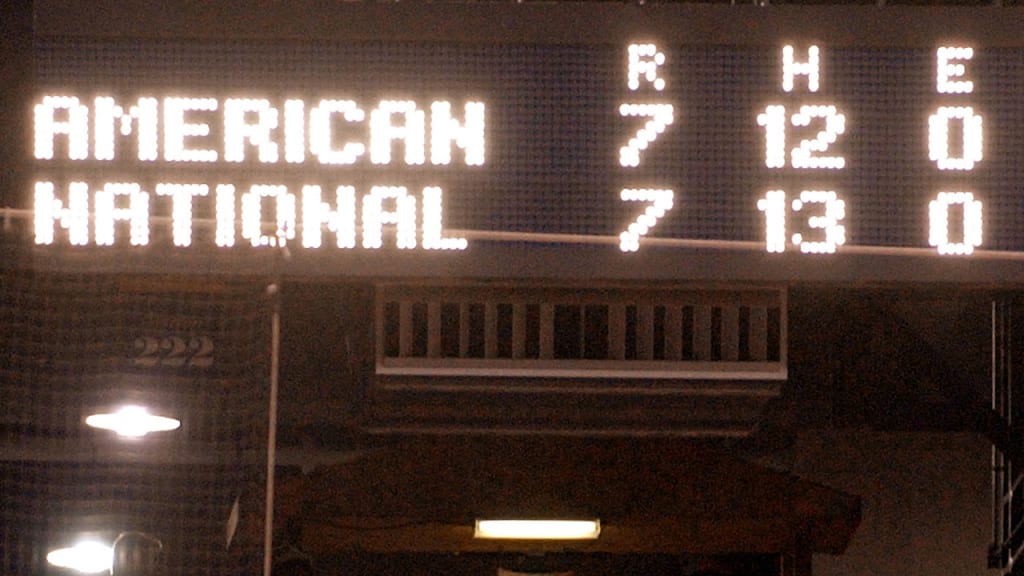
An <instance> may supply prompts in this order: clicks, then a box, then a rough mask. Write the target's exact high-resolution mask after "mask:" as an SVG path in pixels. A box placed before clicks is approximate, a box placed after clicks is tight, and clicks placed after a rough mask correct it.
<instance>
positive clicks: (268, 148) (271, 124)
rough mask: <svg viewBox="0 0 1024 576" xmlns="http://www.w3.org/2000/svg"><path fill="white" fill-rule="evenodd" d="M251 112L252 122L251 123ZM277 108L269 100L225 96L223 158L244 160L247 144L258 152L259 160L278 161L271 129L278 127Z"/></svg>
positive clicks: (233, 160) (225, 159)
mask: <svg viewBox="0 0 1024 576" xmlns="http://www.w3.org/2000/svg"><path fill="white" fill-rule="evenodd" d="M252 115H255V116H256V119H255V122H250V121H249V120H250V119H251V117H252ZM277 116H278V113H277V108H274V107H273V106H271V105H270V102H269V101H268V100H262V99H255V98H228V99H227V100H225V101H224V161H225V162H242V161H243V160H245V147H246V145H247V144H249V145H252V146H255V147H256V149H257V150H258V151H259V159H260V162H264V163H271V164H272V163H275V162H277V143H276V142H274V141H273V139H272V137H271V131H273V130H275V129H276V128H277Z"/></svg>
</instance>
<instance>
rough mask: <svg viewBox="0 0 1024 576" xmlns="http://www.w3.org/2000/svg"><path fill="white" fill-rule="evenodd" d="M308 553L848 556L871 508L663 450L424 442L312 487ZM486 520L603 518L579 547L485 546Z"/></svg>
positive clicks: (725, 459)
mask: <svg viewBox="0 0 1024 576" xmlns="http://www.w3.org/2000/svg"><path fill="white" fill-rule="evenodd" d="M304 484H305V490H304V496H303V498H304V505H303V528H304V529H303V537H302V544H303V548H304V549H305V550H306V551H307V552H309V553H311V554H313V555H314V556H324V555H331V554H336V553H339V552H342V551H349V550H363V551H367V552H496V551H517V550H521V551H537V552H547V551H572V550H575V551H583V552H610V553H634V554H635V553H651V554H654V553H659V554H660V553H673V554H681V553H706V554H712V553H726V552H751V553H774V552H787V553H792V552H798V553H828V554H839V553H842V552H843V551H844V550H845V548H846V546H847V544H848V543H849V541H850V538H851V537H852V535H853V532H854V530H855V528H856V527H857V525H858V523H859V521H860V500H859V498H858V497H856V496H852V495H849V494H845V493H842V492H839V491H837V490H833V489H830V488H827V487H824V486H821V485H819V484H814V483H812V482H808V481H805V480H801V479H800V478H798V477H796V476H794V475H791V474H788V473H784V472H779V471H775V470H772V469H769V468H766V467H764V466H761V465H757V464H753V463H750V462H746V461H743V460H740V459H738V458H736V457H733V456H729V455H726V454H724V453H723V452H721V451H719V450H714V449H711V448H707V447H702V446H697V445H694V444H692V443H685V442H677V441H671V440H670V441H667V440H666V439H665V438H660V439H653V438H652V439H614V440H610V439H601V440H595V439H583V438H559V439H557V440H551V439H544V438H535V437H509V438H495V437H485V438H450V437H445V438H424V439H416V440H408V441H403V442H397V443H393V444H391V445H389V446H388V447H384V448H377V449H373V450H370V451H368V452H367V453H366V455H365V457H363V458H361V459H359V460H357V461H355V462H352V463H347V464H342V465H337V466H333V467H328V468H321V469H319V470H317V471H314V472H313V473H311V474H310V475H309V476H308V477H307V478H306V480H305V482H304ZM478 518H577V519H591V518H598V519H600V521H601V535H600V538H598V539H597V540H590V541H579V542H544V543H538V542H535V541H531V542H527V541H518V542H517V541H495V540H476V539H474V538H473V524H474V520H475V519H478Z"/></svg>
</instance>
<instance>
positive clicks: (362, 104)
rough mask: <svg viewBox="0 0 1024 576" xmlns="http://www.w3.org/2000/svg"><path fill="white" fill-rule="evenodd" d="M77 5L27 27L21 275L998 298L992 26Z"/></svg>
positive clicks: (1002, 52)
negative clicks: (553, 280)
mask: <svg viewBox="0 0 1024 576" xmlns="http://www.w3.org/2000/svg"><path fill="white" fill-rule="evenodd" d="M110 4H111V10H113V6H115V5H116V3H110ZM172 4H174V3H172ZM306 4H309V5H308V6H307V5H306ZM103 5H105V4H101V6H103ZM92 6H93V3H84V2H73V1H70V0H63V1H58V0H51V1H43V2H40V3H38V5H37V7H36V12H37V17H36V21H37V32H36V34H37V36H36V45H35V74H36V76H35V84H36V85H35V91H34V96H33V101H32V103H31V108H32V111H31V114H32V119H31V122H30V124H31V126H32V129H31V135H30V137H31V142H30V143H28V145H27V148H28V150H29V154H30V156H31V158H32V160H31V162H32V169H31V181H30V182H29V183H28V189H27V190H26V193H25V197H26V198H27V204H29V205H30V207H31V210H32V214H33V222H32V231H31V234H30V236H31V239H30V242H31V243H32V244H33V245H34V246H37V247H38V249H39V250H42V251H47V252H48V253H50V254H56V255H58V256H60V255H63V254H65V253H68V252H71V253H75V252H83V253H90V254H103V253H104V251H110V253H111V254H113V253H114V252H118V253H134V254H152V253H159V254H163V255H171V257H174V258H184V259H186V260H187V259H190V258H197V257H199V256H198V255H199V254H202V257H203V258H205V259H212V260H210V261H212V262H214V263H215V262H217V261H218V259H220V260H222V261H226V260H231V259H237V258H240V257H242V255H243V254H245V255H247V256H246V257H248V256H251V255H253V254H257V255H258V254H259V253H260V252H261V251H264V252H268V253H269V252H273V251H274V250H275V248H276V249H280V248H282V247H284V248H287V249H288V252H289V254H291V255H293V256H294V257H295V258H296V260H306V261H312V262H341V263H347V264H349V266H346V269H347V270H349V271H352V270H356V271H362V272H365V273H381V272H383V273H391V272H395V271H398V272H399V273H405V272H408V273H413V274H420V273H423V270H424V269H427V270H431V269H436V268H435V267H436V266H437V265H438V263H441V265H442V266H444V267H445V268H444V269H445V270H446V271H456V272H458V271H459V270H463V271H466V272H467V273H470V274H493V273H496V272H494V271H498V272H497V273H498V274H499V275H500V270H501V269H502V268H501V266H497V267H496V266H495V265H494V264H493V262H494V260H495V259H496V258H497V257H498V256H501V258H497V259H498V260H503V261H507V260H508V259H515V258H517V257H520V258H522V259H524V262H526V263H522V264H518V266H519V267H520V268H521V270H523V271H529V272H531V273H533V272H536V273H537V274H539V275H559V274H562V273H564V274H565V275H568V276H573V275H577V274H579V273H581V272H580V271H581V270H582V273H583V274H584V275H586V276H593V275H601V274H605V275H611V276H616V275H629V274H639V275H641V276H644V275H647V276H652V277H678V276H685V277H690V276H709V277H726V278H728V277H737V278H741V279H761V278H767V279H776V280H777V279H794V280H800V279H819V278H820V279H830V278H841V279H850V280H857V279H866V280H872V279H880V280H887V279H897V280H902V281H916V280H927V281H954V282H964V281H968V282H972V281H983V282H1001V281H1010V282H1016V281H1019V279H1021V278H1024V274H1022V271H1018V270H1017V269H1018V268H1019V267H1020V263H1021V262H1022V261H1024V203H1022V199H1024V163H1022V162H1021V161H1020V158H1022V157H1024V32H1022V30H1024V28H1022V27H1021V25H1020V24H1021V22H1024V12H1022V11H1020V10H1018V9H1014V8H973V9H964V8H958V9H952V8H908V7H903V8H900V7H888V8H880V7H874V6H860V7H850V6H846V7H842V6H834V7H796V6H790V7H756V6H744V7H735V6H716V5H705V6H702V5H676V4H658V5H651V6H647V5H626V4H620V3H572V2H570V3H550V4H549V3H543V4H531V3H525V4H514V3H467V4H437V5H435V4H427V5H418V4H413V5H407V4H402V3H394V4H376V3H373V4H370V3H352V4H349V3H342V4H338V5H336V4H333V3H324V4H318V3H316V2H311V3H303V4H302V5H301V6H299V5H291V4H289V5H288V7H284V6H275V7H272V8H270V9H266V7H263V6H262V5H258V4H257V3H245V2H243V3H241V4H239V3H227V2H225V3H210V4H207V5H204V6H194V5H192V4H188V3H182V4H181V5H180V6H178V5H173V6H171V7H163V6H164V4H161V5H160V6H161V7H159V8H158V7H156V6H148V5H146V4H145V3H143V4H139V5H132V7H130V8H128V12H129V13H126V14H125V13H122V14H120V15H119V16H118V17H117V18H114V17H113V16H111V13H110V11H107V10H104V9H94V8H92ZM120 9H121V10H124V8H123V7H122V8H120ZM125 251H127V252H125ZM529 261H532V262H533V263H532V264H531V263H529ZM423 263H429V265H428V266H427V267H426V268H423V266H424V264H423ZM688 264H695V265H688ZM212 266H216V264H212ZM502 266H504V264H503V265H502ZM560 267H564V270H565V271H564V272H560V270H562V268H560ZM581 267H582V268H581ZM666 267H667V268H668V269H669V270H675V271H674V272H673V271H668V272H666ZM489 270H490V271H491V272H488V271H489ZM571 270H575V271H571ZM609 270H616V271H615V272H609ZM700 270H704V271H700ZM723 270H726V271H723ZM887 270H888V272H886V271H887ZM474 271H475V272H474ZM748 277H749V278H748Z"/></svg>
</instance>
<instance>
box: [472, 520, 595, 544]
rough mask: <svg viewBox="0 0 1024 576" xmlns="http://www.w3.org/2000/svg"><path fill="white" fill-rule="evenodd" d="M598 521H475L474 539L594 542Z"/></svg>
mask: <svg viewBox="0 0 1024 576" xmlns="http://www.w3.org/2000/svg"><path fill="white" fill-rule="evenodd" d="M599 534H601V521H600V520H477V521H476V526H475V529H474V530H473V537H474V538H490V539H504V540H595V539H597V537H598V535H599Z"/></svg>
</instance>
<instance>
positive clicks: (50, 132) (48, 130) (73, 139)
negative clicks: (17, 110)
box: [33, 96, 89, 160]
mask: <svg viewBox="0 0 1024 576" xmlns="http://www.w3.org/2000/svg"><path fill="white" fill-rule="evenodd" d="M58 110H59V111H61V113H60V114H59V116H61V117H62V118H63V119H60V120H58V119H57V117H58V113H57V112H58ZM33 120H34V130H35V140H34V144H35V146H34V150H35V157H36V159H37V160H52V159H53V155H54V139H55V138H56V136H57V135H62V136H67V150H68V158H69V159H71V160H85V159H86V158H88V157H89V107H88V106H85V105H83V104H82V103H81V102H79V100H78V98H76V97H74V96H44V97H43V101H42V102H41V103H39V104H36V106H35V110H34V117H33Z"/></svg>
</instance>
